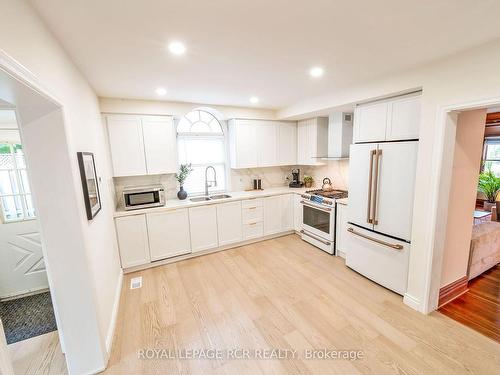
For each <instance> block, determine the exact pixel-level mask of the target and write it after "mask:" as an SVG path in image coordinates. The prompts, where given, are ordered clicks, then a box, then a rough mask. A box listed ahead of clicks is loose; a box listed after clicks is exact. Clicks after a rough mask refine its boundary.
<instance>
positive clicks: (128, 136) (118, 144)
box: [106, 115, 147, 177]
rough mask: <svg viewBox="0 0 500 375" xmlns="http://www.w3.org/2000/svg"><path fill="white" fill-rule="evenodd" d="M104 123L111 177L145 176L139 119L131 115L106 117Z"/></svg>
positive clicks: (144, 160) (142, 141) (144, 159)
mask: <svg viewBox="0 0 500 375" xmlns="http://www.w3.org/2000/svg"><path fill="white" fill-rule="evenodd" d="M106 121H107V127H108V136H109V146H110V149H111V159H112V163H113V176H115V177H117V176H134V175H145V174H147V170H146V158H145V156H144V140H143V136H142V125H141V118H140V117H139V116H131V115H108V116H106Z"/></svg>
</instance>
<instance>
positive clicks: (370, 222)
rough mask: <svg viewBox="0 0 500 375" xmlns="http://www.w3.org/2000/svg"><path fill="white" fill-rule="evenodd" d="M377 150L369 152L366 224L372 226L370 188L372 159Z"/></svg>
mask: <svg viewBox="0 0 500 375" xmlns="http://www.w3.org/2000/svg"><path fill="white" fill-rule="evenodd" d="M376 152H377V150H370V175H369V176H368V206H367V208H366V222H367V223H368V224H373V220H372V188H373V186H372V185H373V157H374V156H375V154H376Z"/></svg>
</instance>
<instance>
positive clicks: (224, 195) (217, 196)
mask: <svg viewBox="0 0 500 375" xmlns="http://www.w3.org/2000/svg"><path fill="white" fill-rule="evenodd" d="M225 198H231V196H230V195H227V194H218V195H211V196H210V199H225Z"/></svg>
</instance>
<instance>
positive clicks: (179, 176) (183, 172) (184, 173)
mask: <svg viewBox="0 0 500 375" xmlns="http://www.w3.org/2000/svg"><path fill="white" fill-rule="evenodd" d="M192 171H193V168H192V167H191V164H181V166H180V167H179V173H176V174H175V179H176V180H177V181H179V185H181V186H182V185H184V181H186V178H187V177H188V176H189V174H190V173H191V172H192Z"/></svg>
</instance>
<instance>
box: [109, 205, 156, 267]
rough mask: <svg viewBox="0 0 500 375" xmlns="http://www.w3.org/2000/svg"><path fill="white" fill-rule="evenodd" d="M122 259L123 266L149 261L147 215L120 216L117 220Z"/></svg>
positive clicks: (132, 265) (137, 264)
mask: <svg viewBox="0 0 500 375" xmlns="http://www.w3.org/2000/svg"><path fill="white" fill-rule="evenodd" d="M115 224H116V234H117V237H118V246H119V248H120V259H121V263H122V267H123V268H127V267H134V266H139V265H142V264H146V263H149V262H150V260H151V258H150V255H149V240H148V228H147V226H146V216H145V215H132V216H125V217H119V218H117V219H116V220H115Z"/></svg>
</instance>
